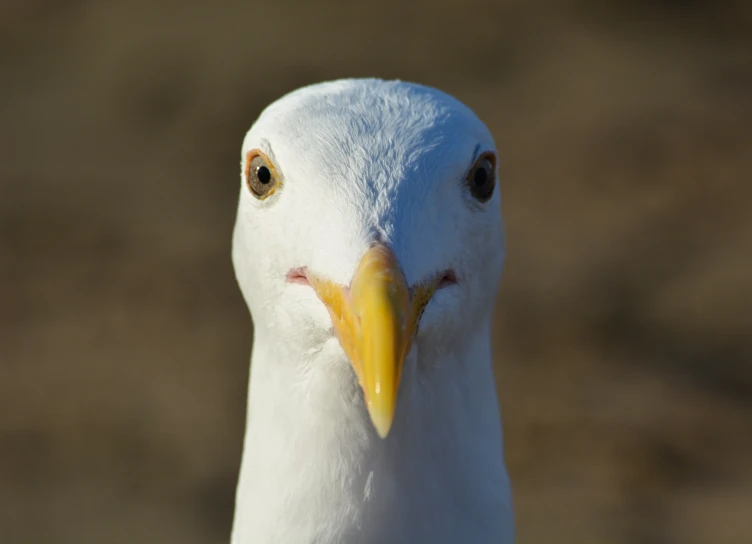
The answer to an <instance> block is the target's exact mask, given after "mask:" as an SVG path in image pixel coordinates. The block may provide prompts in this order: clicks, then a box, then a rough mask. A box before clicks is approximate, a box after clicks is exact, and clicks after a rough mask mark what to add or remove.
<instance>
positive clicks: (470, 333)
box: [232, 80, 514, 544]
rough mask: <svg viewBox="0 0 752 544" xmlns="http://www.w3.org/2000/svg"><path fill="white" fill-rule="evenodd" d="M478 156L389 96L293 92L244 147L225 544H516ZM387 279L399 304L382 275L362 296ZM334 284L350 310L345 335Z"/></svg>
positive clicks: (497, 248) (469, 130)
mask: <svg viewBox="0 0 752 544" xmlns="http://www.w3.org/2000/svg"><path fill="white" fill-rule="evenodd" d="M484 153H495V147H494V142H493V139H492V137H491V135H490V133H489V131H488V130H487V128H486V127H485V126H484V124H483V123H482V122H481V121H480V120H478V118H477V117H476V116H475V115H474V114H473V113H472V112H471V111H470V110H469V109H468V108H467V107H465V106H464V105H462V104H461V103H460V102H458V101H457V100H455V99H453V98H452V97H450V96H448V95H446V94H444V93H442V92H439V91H437V90H434V89H430V88H427V87H423V86H419V85H414V84H408V83H403V82H398V81H394V82H386V81H381V80H343V81H335V82H330V83H324V84H319V85H314V86H310V87H306V88H303V89H300V90H298V91H295V92H293V93H291V94H289V95H287V96H285V97H283V98H281V99H280V100H278V101H277V102H275V103H273V104H272V105H271V106H269V107H268V108H267V109H266V110H265V111H264V112H263V113H262V114H261V116H260V117H259V119H258V120H257V121H256V123H255V124H254V125H253V127H252V128H251V130H250V131H249V132H248V134H247V135H246V137H245V140H244V142H243V147H242V160H243V174H242V176H241V182H242V183H241V190H240V201H239V206H238V213H237V222H236V225H235V232H234V239H233V262H234V266H235V271H236V276H237V279H238V282H239V284H240V287H241V290H242V292H243V296H244V297H245V300H246V302H247V304H248V307H249V309H250V311H251V314H252V318H253V322H254V344H253V352H252V357H251V379H250V388H249V400H248V414H247V429H246V437H245V445H244V453H243V460H242V467H241V472H240V478H239V482H238V489H237V500H236V510H235V521H234V527H233V534H232V542H233V544H266V543H269V544H271V543H274V544H298V543H301V544H303V543H305V544H309V543H320V544H333V543H364V544H366V543H390V544H401V543H411V544H413V543H431V544H442V543H468V544H475V543H494V544H510V543H512V542H513V540H514V521H513V514H512V502H511V493H510V487H509V481H508V476H507V471H506V468H505V465H504V461H503V451H502V450H503V443H502V433H501V422H500V418H499V410H498V403H497V398H496V391H495V386H494V376H493V372H492V357H491V343H490V335H491V316H492V312H493V308H494V303H495V300H496V295H497V288H498V283H499V279H500V275H501V271H502V265H503V260H504V248H505V243H504V234H503V226H502V220H501V213H500V194H499V190H498V187H496V188H495V190H494V191H493V194H492V196H491V197H490V199H489V200H488V201H486V202H482V201H479V200H478V199H477V198H475V197H474V196H473V194H474V193H473V191H471V188H470V187H469V182H468V176H469V175H471V176H472V169H473V168H475V167H474V164H477V161H478V160H479V157H482V155H483V154H484ZM259 157H261V158H259ZM249 161H250V162H251V163H252V164H249ZM259 161H261V162H259ZM265 161H266V162H265ZM258 165H261V167H259V166H258ZM267 165H268V168H267V171H264V170H263V168H265V167H267ZM259 168H261V170H259ZM269 170H270V171H271V175H272V179H271V180H270V181H264V180H268V179H269V178H268V177H267V173H268V171H269ZM494 170H495V164H494ZM469 172H470V174H469ZM483 175H484V174H483V173H482V174H481V175H480V176H481V177H483ZM248 176H257V179H256V178H254V179H256V185H255V187H258V188H261V191H268V193H266V194H265V195H266V197H265V198H264V196H265V195H259V194H258V193H256V194H254V190H253V187H254V186H253V185H252V184H251V186H250V187H249V179H248ZM472 179H473V178H471V182H472ZM477 179H480V178H477ZM258 180H261V181H258ZM270 189H272V190H270ZM373 248H377V250H378V251H376V252H375V250H374V249H373ZM369 250H370V252H369ZM378 252H381V253H378ZM377 253H378V254H377ZM364 255H376V261H374V262H376V265H375V266H376V269H377V272H371V271H370V270H371V269H368V270H367V271H366V272H362V273H361V270H365V269H366V268H368V267H367V266H366V265H364V264H363V262H364V261H365V260H366V257H364ZM382 257H383V259H382ZM390 259H391V260H390ZM384 263H386V264H384ZM384 270H388V271H390V273H392V272H394V273H395V274H396V275H395V276H394V277H395V278H397V280H399V281H403V280H404V285H405V287H406V288H407V291H405V289H403V288H401V287H399V285H398V287H397V288H395V289H397V291H391V290H389V289H392V288H393V286H394V285H397V284H399V281H397V280H395V281H397V283H395V284H394V285H393V283H390V282H392V279H393V278H392V277H391V276H390V277H389V278H387V280H388V281H387V280H384V281H386V282H387V283H383V284H379V285H382V286H383V285H386V286H387V287H384V289H387V291H383V293H386V294H384V295H383V297H382V298H378V296H381V295H379V294H378V293H376V295H373V296H376V297H377V298H376V299H372V298H368V297H371V295H372V294H373V293H375V292H376V291H372V290H371V291H369V289H370V285H371V283H372V282H371V279H372V278H374V277H376V276H378V277H381V276H379V274H382V272H383V271H384ZM382 276H383V274H382ZM354 277H357V278H359V279H357V280H354V279H353V278H354ZM362 278H365V279H362ZM382 279H383V278H382ZM379 281H381V280H379ZM351 282H352V285H351ZM356 283H358V286H356ZM361 283H362V284H363V285H364V287H363V288H362V289H361V288H360V287H359V285H360V284H361ZM400 285H401V284H400ZM327 286H341V287H336V288H335V291H336V292H337V293H343V294H342V297H343V298H342V301H341V305H342V306H341V307H342V308H345V307H347V308H350V307H351V306H352V308H354V309H353V310H352V315H350V316H349V317H348V318H347V319H346V320H345V321H347V323H345V325H348V324H350V323H351V322H352V323H354V324H355V325H353V327H355V329H354V330H356V332H353V333H352V336H348V333H347V331H346V330H345V329H340V328H338V327H337V326H336V323H335V326H334V327H333V320H335V321H336V319H337V315H338V314H337V312H338V310H337V308H340V306H338V305H337V304H338V303H334V302H332V300H333V299H329V298H327V297H326V295H325V288H328V287H327ZM419 286H429V287H430V289H429V291H430V292H429V294H428V295H427V296H426V300H428V299H429V298H430V301H429V302H428V304H427V306H426V307H425V311H424V312H423V315H422V317H421V316H420V311H419V310H420V309H419V308H417V306H416V304H418V303H417V302H415V300H416V297H417V296H418V295H417V294H416V293H417V291H416V289H419ZM359 290H360V291H362V292H363V293H365V294H364V295H362V298H363V300H365V302H363V303H362V305H360V304H361V303H360V302H358V301H357V300H356V299H357V298H358V297H359V296H360V295H359V294H358V293H359V292H360V291H359ZM433 290H435V293H434V291H433ZM379 293H382V292H381V291H379ZM383 293H382V294H383ZM394 293H398V294H402V295H406V296H408V299H407V300H408V302H407V303H406V304H407V305H405V304H403V303H402V302H399V301H397V302H395V300H396V299H395V298H394V297H395V296H397V295H395V294H394ZM431 294H433V296H432V297H431ZM317 295H318V296H317ZM402 295H400V296H402ZM384 297H386V298H384ZM397 298H399V297H397ZM371 300H376V302H373V303H372V302H371ZM379 301H382V302H383V301H386V303H385V304H386V308H387V310H384V311H386V314H385V313H384V311H382V310H381V309H378V308H377V309H375V310H374V309H373V307H374V305H376V306H378V304H381V302H379ZM411 304H412V305H411ZM366 306H367V307H368V308H369V309H368V310H367V311H365V313H364V314H362V315H361V314H360V313H358V312H359V311H360V310H359V308H361V307H366ZM379 308H381V307H379ZM403 310H404V311H403ZM343 311H344V310H343ZM348 311H350V310H348ZM368 312H371V313H368ZM411 312H413V313H411ZM387 314H388V315H387ZM413 314H415V315H413ZM348 315H349V314H348ZM385 315H386V317H384V316H385ZM406 315H407V316H408V317H405V316H406ZM369 316H371V317H373V316H375V317H373V319H376V322H377V324H379V327H382V325H383V323H386V322H387V321H388V324H387V325H383V327H382V328H378V329H377V328H374V329H373V330H378V331H381V330H384V331H386V332H384V334H385V335H386V336H383V335H382V334H381V333H380V332H379V333H378V334H377V333H372V332H371V328H369V326H368V325H367V324H368V323H370V321H368V319H369V318H370V317H369ZM395 316H396V317H395ZM410 316H412V317H410ZM346 317H347V316H346ZM403 318H404V320H402V319H403ZM343 319H344V318H343ZM382 319H386V320H387V321H381V320H382ZM394 320H396V323H397V325H393V323H394V322H395V321H394ZM413 322H414V324H415V325H416V326H415V327H414V328H412V329H410V325H411V324H413ZM403 324H404V326H403ZM417 324H419V327H417ZM345 325H343V326H345ZM390 327H391V328H390ZM361 329H362V330H361ZM343 331H345V332H343ZM389 331H391V332H393V333H394V334H395V335H396V336H394V338H393V339H392V340H394V342H393V344H394V346H396V347H395V348H394V350H392V351H390V352H389V353H388V354H387V356H384V357H386V359H383V358H382V359H379V357H382V355H383V354H382V355H379V354H376V355H373V354H372V353H371V352H369V351H368V350H369V349H371V350H373V349H378V346H384V345H387V346H391V345H392V344H390V343H389V342H391V341H392V340H390V338H392V337H390V336H389V334H391V333H390V332H389ZM395 331H396V332H395ZM405 331H406V332H405ZM403 334H404V335H405V336H404V337H403V336H401V335H403ZM373 335H376V336H375V340H373V342H375V344H373V342H372V343H371V344H368V341H369V339H371V338H372V337H374V336H373ZM347 338H353V339H354V340H353V341H354V342H355V346H356V347H355V348H352V350H351V351H347V349H346V347H345V346H346V340H347ZM382 340H383V341H382ZM374 345H376V346H377V347H376V348H374V347H373V346H374ZM364 346H366V347H364ZM402 347H404V350H405V351H406V355H405V356H404V362H403V361H402V357H401V355H400V354H401V351H400V349H402ZM387 351H388V350H387ZM374 353H375V352H374ZM348 355H350V356H348ZM392 355H394V356H392ZM361 356H362V360H360V361H358V360H359V358H360V357H361ZM374 358H375V359H374ZM372 360H374V361H377V362H376V363H373V362H371V361H372ZM387 360H388V361H394V365H391V363H385V362H383V361H387ZM393 367H394V368H396V369H397V370H396V377H393V375H392V374H390V372H392V370H393ZM374 368H375V369H376V370H374ZM400 369H401V379H400ZM384 372H385V374H384ZM374 376H376V377H375V378H374ZM359 379H360V382H361V383H362V384H363V386H361V385H359ZM391 386H394V388H395V391H396V388H397V387H398V392H399V396H398V401H397V404H396V411H392V412H390V410H391V408H390V406H391V404H390V402H391V401H390V397H389V394H390V393H389V391H390V390H391V389H390V387H391ZM364 392H365V394H366V395H369V396H368V398H369V406H366V402H365V401H364ZM369 392H370V393H369ZM369 410H370V417H369ZM390 426H391V428H390ZM377 429H378V432H377ZM386 433H388V435H387V436H386V437H385V438H381V436H380V435H384V434H386Z"/></svg>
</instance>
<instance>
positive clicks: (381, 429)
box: [370, 412, 394, 439]
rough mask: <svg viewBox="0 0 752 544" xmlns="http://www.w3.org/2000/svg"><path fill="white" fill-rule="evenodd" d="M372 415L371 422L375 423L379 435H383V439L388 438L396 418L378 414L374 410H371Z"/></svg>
mask: <svg viewBox="0 0 752 544" xmlns="http://www.w3.org/2000/svg"><path fill="white" fill-rule="evenodd" d="M370 415H371V422H372V423H373V426H374V428H375V429H376V432H377V433H378V435H379V437H381V438H382V439H383V438H386V437H387V435H388V434H389V430H390V429H391V428H392V422H393V420H394V418H393V417H388V416H386V415H382V414H376V413H374V412H371V414H370Z"/></svg>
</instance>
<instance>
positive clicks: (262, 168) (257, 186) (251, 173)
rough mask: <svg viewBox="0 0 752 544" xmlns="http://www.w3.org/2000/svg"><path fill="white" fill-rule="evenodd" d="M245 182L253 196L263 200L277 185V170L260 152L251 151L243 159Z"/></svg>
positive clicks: (257, 150)
mask: <svg viewBox="0 0 752 544" xmlns="http://www.w3.org/2000/svg"><path fill="white" fill-rule="evenodd" d="M244 170H245V171H244V174H245V180H246V184H247V185H248V189H250V191H251V193H253V196H255V197H256V198H258V199H260V200H263V199H264V198H266V197H268V196H269V195H271V194H272V193H273V192H274V190H275V189H276V188H277V185H279V178H278V175H277V170H276V169H275V168H274V165H273V164H272V161H270V160H269V157H267V156H266V155H265V154H264V153H263V152H262V151H261V150H259V149H252V150H251V151H249V152H248V154H247V155H246V159H245V169H244Z"/></svg>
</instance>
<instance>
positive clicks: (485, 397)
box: [232, 333, 513, 544]
mask: <svg viewBox="0 0 752 544" xmlns="http://www.w3.org/2000/svg"><path fill="white" fill-rule="evenodd" d="M270 340H271V339H270V338H266V337H265V336H264V335H259V334H257V337H256V339H255V342H254V349H253V354H252V360H251V378H250V387H249V401H248V414H247V423H246V425H247V427H246V436H245V445H244V452H243V460H242V466H241V472H240V478H239V482H238V489H237V496H236V510H235V521H234V527H233V537H232V542H233V544H250V543H266V542H270V543H271V542H289V543H297V542H301V543H308V542H321V543H323V544H327V543H330V542H331V543H334V542H355V541H357V542H364V543H368V542H395V543H399V542H434V543H443V542H460V541H461V542H476V541H483V542H491V541H493V542H501V543H502V544H506V543H507V542H511V541H512V540H511V538H512V536H511V534H512V533H511V531H512V530H513V527H512V525H513V521H512V513H511V497H510V491H509V482H508V477H507V472H506V468H505V466H504V462H503V452H502V448H503V444H502V436H501V422H500V419H499V412H498V403H497V399H496V391H495V382H494V378H493V372H492V368H491V351H490V344H489V336H488V334H487V333H486V334H485V335H483V334H479V335H478V336H477V337H476V338H474V339H471V340H470V341H468V342H467V343H466V344H465V345H464V346H462V347H461V348H458V349H457V350H456V351H454V352H446V351H444V352H442V356H441V357H438V356H433V357H430V356H429V353H430V351H429V350H428V349H422V346H421V342H420V341H418V342H416V346H415V348H414V349H413V350H412V352H411V354H410V356H409V357H408V359H407V361H406V363H405V368H404V370H403V377H402V383H401V385H400V398H399V402H398V406H397V413H396V419H395V422H394V424H393V427H392V429H391V432H390V434H389V436H388V437H387V438H386V439H383V440H382V439H380V438H379V437H378V435H377V434H376V432H375V430H374V429H373V427H372V425H371V422H370V420H369V418H368V414H367V411H366V409H365V406H364V404H363V400H362V392H361V390H360V387H359V386H358V384H357V381H356V379H355V376H354V372H353V371H352V369H351V367H350V366H349V364H348V363H347V361H346V360H344V359H343V357H342V354H341V350H339V348H338V346H337V345H336V341H335V342H326V343H325V344H324V345H323V347H321V348H320V349H317V350H315V351H314V352H308V353H298V354H293V353H290V349H288V348H287V347H285V346H284V345H282V344H280V343H278V342H272V341H270ZM421 353H425V354H426V355H425V356H421ZM293 357H297V361H295V362H293V359H292V358H293ZM476 534H477V535H478V538H477V539H476V540H474V539H473V535H476Z"/></svg>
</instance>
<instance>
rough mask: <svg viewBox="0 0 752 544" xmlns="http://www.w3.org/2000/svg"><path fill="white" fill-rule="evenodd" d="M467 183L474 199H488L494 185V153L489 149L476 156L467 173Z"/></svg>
mask: <svg viewBox="0 0 752 544" xmlns="http://www.w3.org/2000/svg"><path fill="white" fill-rule="evenodd" d="M467 184H468V186H469V187H470V193H471V194H472V195H473V197H475V199H476V200H479V201H480V202H486V201H488V199H490V198H491V196H492V195H493V192H494V187H495V186H496V155H494V154H493V153H491V152H490V151H489V152H487V153H483V155H481V156H480V157H478V160H477V161H475V164H474V165H473V167H472V168H471V169H470V173H469V174H468V175H467Z"/></svg>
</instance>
